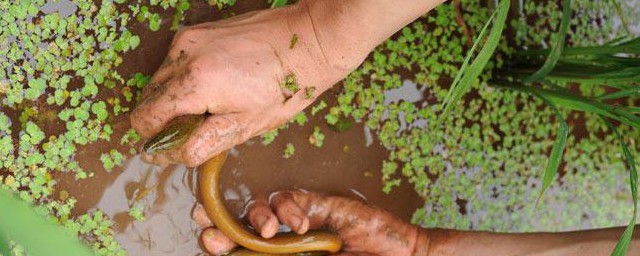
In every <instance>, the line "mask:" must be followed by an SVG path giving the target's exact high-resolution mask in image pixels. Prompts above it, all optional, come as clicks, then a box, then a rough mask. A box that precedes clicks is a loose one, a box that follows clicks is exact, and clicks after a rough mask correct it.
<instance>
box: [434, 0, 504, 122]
mask: <svg viewBox="0 0 640 256" xmlns="http://www.w3.org/2000/svg"><path fill="white" fill-rule="evenodd" d="M509 3H510V1H508V0H502V1H500V4H499V6H498V9H497V10H496V12H494V14H493V15H492V16H491V18H490V19H489V21H487V23H486V24H485V26H484V28H483V29H482V31H481V32H480V34H479V35H478V37H477V38H476V40H475V42H474V45H473V47H472V48H471V50H470V51H469V52H468V53H467V57H466V58H465V61H464V63H463V64H462V67H461V68H460V71H458V74H457V75H456V78H455V79H454V82H453V83H452V84H451V87H450V88H449V93H448V94H447V96H446V97H445V99H444V101H443V112H442V115H441V116H440V119H439V122H442V121H443V120H445V118H446V117H447V115H448V114H449V112H450V111H451V109H452V108H453V106H454V105H455V103H456V102H457V101H458V100H460V98H462V96H463V95H464V94H465V93H466V92H467V91H468V90H469V88H471V85H472V84H473V82H474V81H475V80H476V79H477V78H478V76H480V73H481V72H482V70H483V69H484V67H485V66H486V65H487V62H489V59H490V58H491V56H492V55H493V53H494V52H495V50H496V47H497V46H498V42H499V41H500V36H501V35H502V31H503V30H504V27H505V23H506V19H507V14H508V13H509ZM494 16H495V17H496V19H495V21H494V22H493V27H491V32H489V35H488V36H487V41H486V43H485V44H484V46H483V47H482V49H481V50H480V52H479V53H478V56H477V57H476V58H475V59H474V60H473V62H472V63H471V64H468V63H469V61H470V59H471V56H472V55H473V53H474V52H475V48H476V46H477V45H478V44H479V42H480V41H482V40H483V38H484V34H485V32H486V29H487V27H488V25H489V23H491V21H492V20H493V17H494ZM467 65H469V67H468V68H467Z"/></svg>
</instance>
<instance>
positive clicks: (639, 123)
mask: <svg viewBox="0 0 640 256" xmlns="http://www.w3.org/2000/svg"><path fill="white" fill-rule="evenodd" d="M496 86H497V87H500V88H506V89H511V90H517V91H521V92H526V93H533V94H536V95H539V96H540V97H543V98H545V99H546V100H548V101H549V102H551V103H553V104H554V105H556V106H561V107H565V108H569V109H572V110H578V111H584V112H589V113H594V114H598V115H602V116H605V117H608V118H611V119H615V120H617V121H619V122H621V123H624V124H626V125H629V126H631V127H634V128H636V129H640V116H637V115H634V114H633V113H632V112H630V111H629V109H628V108H624V107H619V106H615V105H609V104H606V103H603V102H600V101H596V100H592V99H589V98H586V97H583V96H579V95H575V94H572V93H570V92H568V91H566V90H549V89H544V88H540V87H535V86H525V85H517V84H512V85H510V86H501V85H496Z"/></svg>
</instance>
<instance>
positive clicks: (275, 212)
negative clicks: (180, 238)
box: [193, 191, 422, 256]
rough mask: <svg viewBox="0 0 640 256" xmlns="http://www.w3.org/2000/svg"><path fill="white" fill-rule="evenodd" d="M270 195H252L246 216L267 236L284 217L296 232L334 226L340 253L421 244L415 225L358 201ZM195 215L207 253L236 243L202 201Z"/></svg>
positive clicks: (389, 251) (397, 251) (392, 250)
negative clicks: (219, 227) (221, 230)
mask: <svg viewBox="0 0 640 256" xmlns="http://www.w3.org/2000/svg"><path fill="white" fill-rule="evenodd" d="M269 199H270V200H269V201H267V200H265V199H257V200H255V201H252V202H251V203H249V204H248V206H247V211H246V212H247V214H246V218H247V220H248V221H249V223H250V224H251V226H253V227H254V228H255V229H256V231H257V232H258V233H260V235H261V236H262V237H264V238H271V237H273V236H274V235H275V234H276V232H277V231H278V226H279V224H280V223H282V224H285V225H287V226H289V227H290V228H291V230H292V231H293V232H296V233H298V234H304V233H305V232H307V231H308V230H310V229H318V228H328V229H331V230H333V231H335V232H336V233H337V234H338V235H339V236H340V238H341V239H342V241H343V251H342V252H341V255H370V254H373V255H381V256H384V255H394V256H396V255H412V254H413V253H414V248H415V247H416V244H422V242H419V241H418V236H419V235H418V233H419V231H418V230H419V229H418V228H417V227H415V226H412V225H410V224H409V223H406V222H404V221H402V220H400V219H398V218H396V217H395V216H393V215H392V214H390V213H388V212H386V211H384V210H382V209H379V208H376V207H372V206H369V205H367V204H364V203H362V202H360V201H356V200H353V199H348V198H344V197H337V196H325V195H321V194H317V193H311V192H305V191H286V192H277V193H275V194H273V195H272V196H271V197H269ZM193 218H194V220H195V221H196V223H197V224H198V225H199V226H200V227H202V228H203V232H202V237H201V239H202V244H203V245H204V247H205V248H206V249H207V251H208V252H209V253H211V254H214V255H218V254H222V253H225V252H228V251H230V250H232V249H234V248H235V247H236V246H237V245H236V244H235V243H234V242H233V241H231V240H230V239H229V238H227V237H226V236H225V235H224V234H222V232H220V231H219V230H217V229H216V228H215V227H213V224H212V222H211V221H210V220H209V218H208V217H207V214H206V212H205V211H204V208H202V207H201V206H198V207H196V208H195V210H194V212H193ZM421 239H422V237H421Z"/></svg>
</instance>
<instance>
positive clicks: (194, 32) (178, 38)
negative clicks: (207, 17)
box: [174, 27, 202, 45]
mask: <svg viewBox="0 0 640 256" xmlns="http://www.w3.org/2000/svg"><path fill="white" fill-rule="evenodd" d="M201 34H202V31H200V30H199V29H196V28H193V27H187V28H184V29H181V30H179V31H178V32H177V33H176V35H175V37H174V43H175V45H180V44H183V43H185V42H187V41H188V40H192V39H195V38H197V37H199V36H200V35H201Z"/></svg>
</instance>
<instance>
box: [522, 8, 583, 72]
mask: <svg viewBox="0 0 640 256" xmlns="http://www.w3.org/2000/svg"><path fill="white" fill-rule="evenodd" d="M571 13H572V12H571V0H564V1H563V4H562V22H561V23H560V29H559V30H558V33H557V34H556V41H555V42H554V43H553V46H552V47H551V51H550V52H549V55H548V56H547V60H546V61H545V62H544V64H543V65H542V67H541V68H540V69H539V70H538V71H536V72H535V73H533V74H532V75H530V76H528V77H525V78H524V79H523V81H524V82H525V83H531V82H535V81H540V80H542V79H543V78H544V77H546V76H547V75H548V74H549V73H550V72H551V70H553V68H554V67H555V66H556V64H557V63H558V60H560V57H561V56H562V51H563V50H564V42H565V38H566V37H567V32H568V31H569V25H570V22H571Z"/></svg>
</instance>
